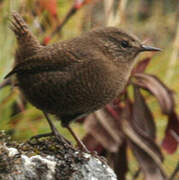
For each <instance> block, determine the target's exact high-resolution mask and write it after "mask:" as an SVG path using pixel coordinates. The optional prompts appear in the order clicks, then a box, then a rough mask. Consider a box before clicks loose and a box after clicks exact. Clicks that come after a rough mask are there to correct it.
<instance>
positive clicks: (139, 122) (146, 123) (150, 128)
mask: <svg viewBox="0 0 179 180" xmlns="http://www.w3.org/2000/svg"><path fill="white" fill-rule="evenodd" d="M132 124H133V126H135V128H137V129H138V130H140V131H141V132H142V133H144V134H145V135H146V136H148V137H149V138H152V139H153V140H154V139H155V135H156V127H155V122H154V119H153V115H152V113H151V111H150V109H149V107H148V106H147V104H146V102H145V99H144V97H143V96H142V94H141V92H140V91H139V88H137V87H135V86H134V105H133V120H132Z"/></svg>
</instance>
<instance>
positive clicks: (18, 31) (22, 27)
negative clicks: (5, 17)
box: [10, 12, 42, 61]
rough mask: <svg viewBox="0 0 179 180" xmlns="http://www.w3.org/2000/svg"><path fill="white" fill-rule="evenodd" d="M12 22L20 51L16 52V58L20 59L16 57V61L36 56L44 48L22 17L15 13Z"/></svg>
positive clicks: (12, 28)
mask: <svg viewBox="0 0 179 180" xmlns="http://www.w3.org/2000/svg"><path fill="white" fill-rule="evenodd" d="M10 22H11V23H10V29H11V30H12V31H13V32H14V33H15V35H16V38H17V40H18V49H17V51H16V56H18V57H16V59H18V61H21V60H22V59H25V58H28V57H30V56H32V55H34V54H35V52H37V50H38V49H39V48H40V47H42V46H41V45H40V42H39V41H38V40H37V38H36V37H35V36H34V35H33V34H32V32H31V31H30V29H29V28H28V26H27V24H26V23H25V21H24V20H23V18H22V17H21V15H20V14H18V13H17V12H13V13H12V18H11V19H10Z"/></svg>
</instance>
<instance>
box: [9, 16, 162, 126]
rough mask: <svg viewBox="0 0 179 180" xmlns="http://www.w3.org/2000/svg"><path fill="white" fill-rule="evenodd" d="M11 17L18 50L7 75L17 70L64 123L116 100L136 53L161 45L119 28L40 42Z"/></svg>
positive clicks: (31, 96)
mask: <svg viewBox="0 0 179 180" xmlns="http://www.w3.org/2000/svg"><path fill="white" fill-rule="evenodd" d="M12 16H13V19H12V23H11V29H12V30H13V32H14V33H15V35H16V37H17V40H18V49H17V51H16V57H15V67H14V68H13V70H12V71H11V72H10V73H9V74H8V75H7V76H6V77H9V76H10V75H12V74H15V75H16V76H17V81H18V85H19V87H20V89H21V91H22V92H23V94H24V95H25V97H26V98H27V99H28V100H29V101H30V102H31V103H32V104H33V105H34V106H36V107H37V108H39V109H41V110H42V111H44V112H46V113H51V114H54V115H56V116H57V117H58V118H59V119H60V120H61V122H62V124H63V125H64V126H68V124H69V123H70V122H71V121H72V120H74V119H77V118H79V117H80V116H82V115H85V114H89V113H91V112H94V111H96V110H97V109H99V108H102V107H103V106H105V105H106V104H108V103H110V102H111V101H112V100H114V99H115V98H116V97H117V96H118V95H119V94H120V92H121V91H122V90H123V88H124V86H125V85H126V83H127V80H128V77H129V75H130V72H131V69H132V67H133V66H134V62H135V61H134V59H135V57H136V56H137V54H139V53H140V52H142V51H158V50H159V49H158V48H153V47H150V46H145V45H143V44H141V42H140V41H139V40H138V39H137V38H136V37H134V36H132V35H129V34H128V33H126V32H124V31H122V30H120V29H119V28H115V27H105V28H98V29H94V30H92V31H90V32H87V33H84V34H83V35H81V36H79V37H76V38H74V39H71V40H67V41H62V42H59V43H55V44H52V45H48V46H42V45H40V43H39V41H38V40H37V39H36V38H35V37H34V36H33V35H32V33H31V32H30V31H29V29H28V27H27V25H26V23H25V22H24V21H23V19H22V18H21V16H20V15H19V14H17V13H13V15H12Z"/></svg>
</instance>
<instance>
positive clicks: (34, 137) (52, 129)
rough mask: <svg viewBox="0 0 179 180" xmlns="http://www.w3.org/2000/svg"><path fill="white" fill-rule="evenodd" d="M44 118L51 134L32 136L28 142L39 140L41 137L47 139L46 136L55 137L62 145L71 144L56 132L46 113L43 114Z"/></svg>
mask: <svg viewBox="0 0 179 180" xmlns="http://www.w3.org/2000/svg"><path fill="white" fill-rule="evenodd" d="M43 113H44V116H45V118H46V119H47V122H48V124H49V126H50V129H51V132H50V133H44V134H39V135H36V136H32V137H31V138H30V140H32V139H40V138H42V137H48V136H55V137H56V138H57V139H58V140H59V141H62V142H64V143H68V144H71V143H70V142H69V141H68V140H67V139H66V138H64V137H63V136H62V135H61V134H60V133H59V132H58V130H57V128H56V127H55V126H54V124H53V123H52V121H51V119H50V118H49V116H48V114H47V113H46V112H43Z"/></svg>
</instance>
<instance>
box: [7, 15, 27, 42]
mask: <svg viewBox="0 0 179 180" xmlns="http://www.w3.org/2000/svg"><path fill="white" fill-rule="evenodd" d="M10 21H11V24H10V29H11V30H12V31H13V32H14V33H15V35H16V37H17V39H19V38H21V36H24V35H27V34H28V33H29V28H28V26H27V24H26V23H25V21H24V20H23V18H22V17H21V16H20V14H18V13H16V12H13V13H12V19H11V20H10Z"/></svg>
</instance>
